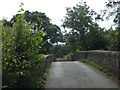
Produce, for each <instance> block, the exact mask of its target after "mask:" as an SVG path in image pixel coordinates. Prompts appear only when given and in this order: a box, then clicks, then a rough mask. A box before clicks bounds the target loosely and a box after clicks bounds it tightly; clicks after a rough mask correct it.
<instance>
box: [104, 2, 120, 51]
mask: <svg viewBox="0 0 120 90" xmlns="http://www.w3.org/2000/svg"><path fill="white" fill-rule="evenodd" d="M106 7H107V9H105V10H104V14H105V15H106V14H107V19H109V17H111V16H115V18H114V20H113V21H114V23H115V24H116V25H117V27H116V30H117V32H118V34H117V38H116V40H117V50H118V51H120V1H119V0H117V1H115V0H108V2H106Z"/></svg>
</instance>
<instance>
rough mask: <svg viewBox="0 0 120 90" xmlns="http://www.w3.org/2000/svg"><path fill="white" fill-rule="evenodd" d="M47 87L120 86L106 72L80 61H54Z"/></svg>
mask: <svg viewBox="0 0 120 90" xmlns="http://www.w3.org/2000/svg"><path fill="white" fill-rule="evenodd" d="M45 88H118V85H117V83H116V82H114V81H113V80H112V79H111V78H109V77H107V76H106V75H105V74H103V73H101V72H100V71H97V70H96V69H94V68H92V67H91V66H88V65H86V64H84V63H81V62H79V61H71V62H69V61H66V62H53V63H52V66H51V68H50V70H49V75H48V80H47V83H46V85H45Z"/></svg>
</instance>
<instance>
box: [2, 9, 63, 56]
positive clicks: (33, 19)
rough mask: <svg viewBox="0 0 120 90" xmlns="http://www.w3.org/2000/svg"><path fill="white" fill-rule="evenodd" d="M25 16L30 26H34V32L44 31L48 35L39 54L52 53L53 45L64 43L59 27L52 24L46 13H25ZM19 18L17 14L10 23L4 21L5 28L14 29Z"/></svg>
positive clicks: (44, 38)
mask: <svg viewBox="0 0 120 90" xmlns="http://www.w3.org/2000/svg"><path fill="white" fill-rule="evenodd" d="M24 15H25V17H24V18H25V21H26V22H27V23H28V24H29V23H32V24H33V27H34V29H33V30H34V31H36V30H43V31H44V32H45V33H46V35H45V36H44V37H43V45H42V47H39V48H40V49H39V53H45V54H48V53H51V47H52V45H53V44H54V43H58V42H61V41H62V33H61V29H60V28H59V27H58V26H57V25H53V24H52V23H50V19H49V18H48V17H47V16H46V15H45V13H41V12H37V11H35V12H30V11H25V12H24ZM17 16H19V14H16V15H15V16H14V17H13V18H12V19H11V20H10V21H6V20H4V26H10V27H13V23H14V22H16V17H17Z"/></svg>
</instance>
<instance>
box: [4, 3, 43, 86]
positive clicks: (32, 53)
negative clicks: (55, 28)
mask: <svg viewBox="0 0 120 90" xmlns="http://www.w3.org/2000/svg"><path fill="white" fill-rule="evenodd" d="M23 5H24V4H23V3H21V5H20V8H21V9H20V10H19V11H18V15H17V17H16V21H15V22H13V26H12V27H9V26H3V27H2V57H3V61H2V69H3V86H5V85H7V86H8V87H19V86H22V84H21V81H22V80H23V79H24V78H26V77H27V78H29V79H30V77H31V76H32V75H33V73H34V75H35V74H36V76H37V74H38V73H37V70H36V71H35V70H34V69H33V67H35V66H36V65H35V62H38V61H42V60H44V57H43V55H42V54H39V53H38V51H39V50H40V48H41V47H42V43H43V37H44V35H45V32H44V31H43V30H38V29H36V30H34V29H33V28H34V26H33V24H32V23H30V22H26V21H25V19H24V14H23V12H24V9H23V8H22V6H23ZM32 70H33V71H34V72H31V71H32ZM38 78H39V77H38ZM29 79H27V80H29ZM33 79H36V77H35V76H34V78H32V79H30V80H31V81H32V80H33ZM24 80H25V79H24ZM33 81H36V80H33ZM28 82H29V81H28ZM29 83H30V82H29ZM34 83H35V82H34ZM37 83H38V82H37ZM24 85H25V81H24Z"/></svg>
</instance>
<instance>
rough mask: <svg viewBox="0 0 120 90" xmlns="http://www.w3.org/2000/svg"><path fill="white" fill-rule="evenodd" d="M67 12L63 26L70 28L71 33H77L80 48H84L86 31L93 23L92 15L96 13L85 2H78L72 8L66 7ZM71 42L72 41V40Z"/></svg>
mask: <svg viewBox="0 0 120 90" xmlns="http://www.w3.org/2000/svg"><path fill="white" fill-rule="evenodd" d="M66 10H67V14H66V16H65V19H64V21H63V27H64V28H70V29H72V30H71V33H72V32H74V34H77V37H79V42H80V45H79V46H80V47H81V50H85V45H86V40H85V39H86V33H87V32H88V31H89V30H90V26H91V25H92V24H93V21H92V20H93V18H92V16H93V15H95V14H96V13H95V12H94V11H93V10H89V7H88V6H87V5H86V3H85V2H84V3H79V4H77V5H76V6H75V7H73V8H66ZM72 43H73V42H72Z"/></svg>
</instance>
